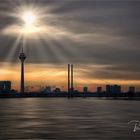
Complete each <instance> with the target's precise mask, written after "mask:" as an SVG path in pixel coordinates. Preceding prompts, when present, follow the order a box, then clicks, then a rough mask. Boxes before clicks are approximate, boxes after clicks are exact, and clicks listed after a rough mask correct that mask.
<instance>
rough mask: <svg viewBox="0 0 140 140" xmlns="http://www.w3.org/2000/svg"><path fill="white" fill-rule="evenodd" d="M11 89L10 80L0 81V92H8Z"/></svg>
mask: <svg viewBox="0 0 140 140" xmlns="http://www.w3.org/2000/svg"><path fill="white" fill-rule="evenodd" d="M10 91H11V81H0V93H9V92H10Z"/></svg>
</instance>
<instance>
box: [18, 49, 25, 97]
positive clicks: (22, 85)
mask: <svg viewBox="0 0 140 140" xmlns="http://www.w3.org/2000/svg"><path fill="white" fill-rule="evenodd" d="M19 59H20V61H21V83H20V93H22V94H23V93H24V61H25V59H26V55H25V53H24V52H23V47H22V51H21V53H20V54H19Z"/></svg>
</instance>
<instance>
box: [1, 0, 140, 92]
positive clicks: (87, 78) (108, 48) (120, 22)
mask: <svg viewBox="0 0 140 140" xmlns="http://www.w3.org/2000/svg"><path fill="white" fill-rule="evenodd" d="M29 10H30V11H32V12H33V13H34V15H35V16H36V19H37V23H36V25H35V29H34V28H33V30H35V32H34V31H33V32H31V33H29V34H26V33H25V32H23V26H22V22H23V21H22V19H21V17H22V14H23V13H24V12H26V11H29ZM139 25H140V1H139V0H24V2H23V0H0V64H1V69H0V80H11V81H12V82H13V87H14V88H17V89H18V86H19V84H18V83H19V80H20V73H19V72H20V65H19V60H18V55H19V52H20V50H21V42H22V41H21V40H24V43H23V44H24V50H25V53H26V55H27V59H26V68H25V71H26V75H25V76H26V77H25V78H26V85H28V86H29V85H30V86H31V85H32V86H39V85H57V86H59V87H63V88H64V89H66V85H67V64H68V63H73V64H74V66H75V80H74V81H75V87H76V88H78V89H81V87H82V86H84V85H85V86H89V87H90V89H91V90H95V88H96V86H98V85H105V84H121V85H123V87H124V89H125V88H127V87H128V86H129V85H136V87H137V89H138V90H140V88H139V86H140V46H139V45H140V27H139ZM21 38H22V39H21ZM23 38H24V39H23Z"/></svg>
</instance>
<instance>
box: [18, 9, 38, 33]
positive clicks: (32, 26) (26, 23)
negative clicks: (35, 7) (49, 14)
mask: <svg viewBox="0 0 140 140" xmlns="http://www.w3.org/2000/svg"><path fill="white" fill-rule="evenodd" d="M21 19H22V22H23V25H22V28H21V33H23V34H24V35H27V34H33V33H37V32H39V31H40V27H39V24H38V23H39V17H38V15H37V14H35V12H34V11H32V10H26V11H24V12H23V13H22V16H21Z"/></svg>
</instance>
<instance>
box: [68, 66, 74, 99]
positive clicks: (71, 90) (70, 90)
mask: <svg viewBox="0 0 140 140" xmlns="http://www.w3.org/2000/svg"><path fill="white" fill-rule="evenodd" d="M73 75H74V74H73V64H68V96H70V97H71V96H73V93H74V86H73Z"/></svg>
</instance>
